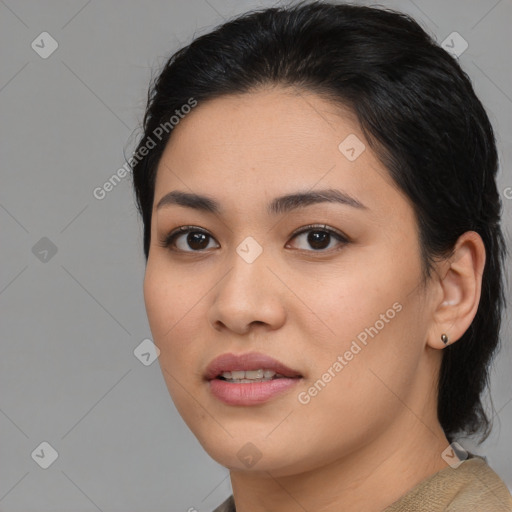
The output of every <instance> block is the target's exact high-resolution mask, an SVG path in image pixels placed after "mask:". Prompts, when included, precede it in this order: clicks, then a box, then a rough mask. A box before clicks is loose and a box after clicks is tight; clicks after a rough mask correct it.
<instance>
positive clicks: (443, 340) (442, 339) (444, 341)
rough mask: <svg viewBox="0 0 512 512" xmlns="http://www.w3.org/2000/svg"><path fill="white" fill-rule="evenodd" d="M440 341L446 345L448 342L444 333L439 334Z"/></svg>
mask: <svg viewBox="0 0 512 512" xmlns="http://www.w3.org/2000/svg"><path fill="white" fill-rule="evenodd" d="M441 341H442V342H443V343H444V344H445V345H447V344H448V336H446V334H444V333H443V334H441Z"/></svg>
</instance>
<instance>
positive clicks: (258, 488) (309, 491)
mask: <svg viewBox="0 0 512 512" xmlns="http://www.w3.org/2000/svg"><path fill="white" fill-rule="evenodd" d="M395 427H396V424H395ZM418 430H421V435H420V436H419V435H418ZM411 432H412V433H413V435H411ZM448 444H449V442H448V440H447V439H446V437H445V435H444V432H443V430H442V429H441V426H440V425H439V423H438V422H437V421H436V422H435V423H433V424H432V423H431V424H430V425H429V426H428V427H427V426H425V424H423V423H420V422H419V421H418V419H417V418H416V417H415V416H414V415H413V414H412V413H411V412H410V411H408V413H407V414H404V421H402V427H401V428H398V429H397V428H394V429H393V431H392V432H387V433H385V434H384V435H381V436H380V437H379V438H378V439H375V440H374V441H373V442H371V443H369V444H367V445H366V446H364V447H363V448H361V449H359V450H356V451H355V452H354V453H351V454H348V455H347V456H345V457H340V458H339V459H336V460H335V461H334V462H331V463H329V464H328V465H325V466H322V467H318V468H314V469H311V470H309V471H307V472H302V473H299V474H293V475H287V476H279V477H276V476H275V475H273V472H272V471H260V472H248V471H231V474H230V476H231V484H232V488H233V496H234V498H235V504H236V509H237V512H267V511H268V510H279V511H280V512H292V511H293V512H297V511H300V510H304V511H307V510H315V512H339V511H340V510H343V511H344V512H355V511H361V510H365V511H366V512H381V511H382V510H383V509H385V508H386V507H387V506H389V505H391V504H392V503H393V502H395V501H396V500H398V499H399V498H400V497H401V496H403V495H404V494H406V493H407V491H408V490H410V489H411V488H412V487H414V486H415V485H416V484H418V483H420V482H421V481H422V480H424V479H425V478H427V477H429V476H431V475H433V474H434V473H437V472H438V471H440V470H442V469H444V468H446V467H448V464H447V463H446V462H445V461H444V460H443V459H442V458H441V453H442V452H443V450H444V449H445V448H446V447H447V446H448Z"/></svg>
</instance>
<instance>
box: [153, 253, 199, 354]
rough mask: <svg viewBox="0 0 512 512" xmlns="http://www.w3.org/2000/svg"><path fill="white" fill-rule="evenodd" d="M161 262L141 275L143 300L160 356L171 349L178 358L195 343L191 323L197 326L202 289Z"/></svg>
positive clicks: (192, 347) (191, 348)
mask: <svg viewBox="0 0 512 512" xmlns="http://www.w3.org/2000/svg"><path fill="white" fill-rule="evenodd" d="M162 267H164V265H160V266H158V265H156V264H154V263H151V264H149V263H148V266H147V268H146V274H145V277H144V301H145V305H146V313H147V317H148V321H149V325H150V328H151V333H152V335H153V341H154V343H155V344H156V345H157V347H158V348H159V349H160V352H161V359H164V360H166V359H167V355H168V353H169V352H170V351H171V350H172V353H173V356H175V358H176V359H179V357H180V356H181V352H182V351H184V350H185V349H187V351H189V352H191V350H193V349H194V344H193V343H191V342H190V340H193V339H194V338H195V337H194V326H197V325H198V322H199V317H200V316H204V313H202V311H201V307H200V299H201V297H202V296H204V293H205V291H204V290H202V289H201V288H200V287H199V286H197V285H196V286H190V284H187V283H183V282H182V279H181V280H180V278H179V276H178V275H175V273H173V272H172V271H170V270H169V269H166V268H162Z"/></svg>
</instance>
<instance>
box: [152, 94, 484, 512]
mask: <svg viewBox="0 0 512 512" xmlns="http://www.w3.org/2000/svg"><path fill="white" fill-rule="evenodd" d="M350 134H355V135H356V136H357V137H358V138H359V140H360V141H361V142H363V143H364V144H365V146H366V149H365V150H364V151H363V152H362V153H361V154H360V156H359V157H358V158H357V159H355V160H354V161H349V159H347V158H346V156H345V155H344V154H343V153H342V152H341V151H340V150H339V149H338V145H339V144H340V142H341V141H343V140H344V139H345V138H346V137H347V136H348V135H350ZM326 188H332V189H337V190H342V191H344V192H345V193H347V194H349V195H350V196H352V197H354V198H356V199H357V200H358V201H360V202H361V203H363V204H364V205H365V207H366V208H354V207H352V206H349V205H342V204H337V203H328V202H323V203H319V204H313V205H309V206H307V207H303V208H299V209H296V210H293V211H290V212H287V213H284V214H277V215H276V214H269V213H267V203H268V202H270V201H271V200H272V199H273V198H275V197H277V196H281V195H284V194H290V193H296V192H305V191H310V190H313V191H314V190H320V189H326ZM173 190H180V191H184V192H193V193H197V194H202V195H207V196H209V197H211V198H214V199H215V200H217V201H218V202H219V203H220V205H221V207H222V212H221V213H220V214H213V213H207V212H201V211H197V210H194V209H192V208H189V207H183V206H179V205H170V206H167V207H164V208H161V209H159V210H158V211H157V210H156V205H157V204H158V201H159V200H160V198H161V197H163V196H164V195H165V194H167V193H168V192H170V191H173ZM154 205H155V206H154V211H153V219H152V225H151V239H152V240H151V248H150V254H149V258H148V262H147V267H146V274H145V279H144V297H145V302H146V309H147V314H148V319H149V323H150V327H151V331H152V334H153V339H154V342H155V344H156V345H157V346H158V348H159V349H160V357H159V361H160V365H161V368H162V372H163V376H164V378H165V381H166V384H167V387H168V390H169V393H170V395H171V397H172V399H173V401H174V403H175V405H176V407H177V409H178V411H179V413H180V414H181V416H182V417H183V419H184V421H185V422H186V424H187V425H188V426H189V428H190V429H191V430H192V432H193V433H194V435H195V436H196V437H197V438H198V440H199V442H200V443H201V445H202V446H203V447H204V449H205V450H206V451H207V452H208V453H209V455H210V456H211V457H212V458H214V459H215V460H216V461H217V462H219V463H220V464H222V465H224V466H225V467H227V468H229V470H230V474H231V482H232V486H233V493H234V497H235V502H236V506H237V511H238V512H249V510H250V511H251V512H259V511H268V510H280V511H282V512H288V511H298V510H304V509H306V510H315V511H317V512H327V511H329V512H330V511H335V510H336V511H339V510H344V511H346V512H347V511H356V510H366V511H369V512H372V511H381V510H382V509H383V508H384V507H385V506H387V505H389V504H391V503H392V502H393V501H395V500H397V499H398V498H399V497H400V496H402V495H403V494H404V493H405V492H406V491H407V490H409V489H410V488H411V487H413V486H414V485H416V484H417V483H419V482H420V481H421V480H423V479H424V478H426V477H427V476H429V475H431V474H433V473H435V472H436V471H439V470H441V469H444V468H445V467H447V463H446V462H445V461H444V460H443V458H442V457H441V453H442V452H443V450H444V449H445V448H446V447H447V446H448V444H449V443H448V441H447V440H446V437H445V436H444V433H443V431H442V429H441V427H440V425H439V422H438V420H437V414H436V406H437V405H436V404H437V389H436V382H437V375H438V372H439V367H440V363H441V358H442V349H443V348H444V344H443V343H442V342H441V339H440V337H441V334H442V333H446V334H447V335H448V337H449V340H450V343H454V342H456V341H457V340H458V339H459V338H460V337H461V336H462V334H463V333H464V332H465V330H466V329H467V328H468V326H469V325H470V323H471V321H472V319H473V318H474V315H475V313H476V309H477V306H478V301H479V298H480V287H481V274H482V269H483V265H484V262H485V251H484V247H483V244H482V241H481V239H480V237H479V236H478V235H477V234H476V233H473V232H468V233H466V234H464V235H463V236H462V237H461V238H460V239H459V241H458V243H457V246H456V248H455V250H454V253H453V255H452V256H451V257H450V258H449V259H446V260H443V261H440V262H439V263H438V265H437V267H436V269H435V271H434V272H433V273H432V276H431V278H430V279H429V280H428V281H427V282H426V284H425V283H424V282H423V280H422V277H423V274H422V265H421V258H420V248H419V239H418V228H417V224H416V220H415V216H414V213H413V209H412V206H411V204H410V202H409V201H408V199H407V197H406V196H405V195H404V194H403V193H402V192H400V191H399V190H398V189H397V187H396V186H395V185H394V184H393V182H392V180H391V178H390V176H389V175H388V172H387V170H386V169H385V167H384V166H383V165H382V164H381V163H380V162H379V161H378V159H377V157H376V156H375V154H374V153H373V151H372V150H371V148H370V146H369V144H368V142H367V141H366V140H365V138H364V136H363V134H362V132H361V130H360V128H359V126H358V123H357V122H356V119H355V118H354V116H353V115H352V114H351V113H350V111H348V110H346V109H343V108H341V107H339V106H336V105H334V104H333V103H332V102H329V101H327V100H326V99H323V98H321V97H320V96H318V95H316V94H314V93H311V92H307V91H298V90H296V89H291V88H283V87H275V88H266V89H260V90H258V91H253V92H251V93H246V94H243V95H237V96H234V95H232V96H224V97H221V98H217V99H214V100H211V101H208V102H205V103H202V104H199V105H198V106H197V107H196V108H195V109H194V110H193V111H192V112H191V113H190V114H189V115H187V116H186V118H184V119H183V120H181V121H180V123H179V125H177V126H176V127H175V128H174V130H173V133H172V136H171V138H170V140H169V143H168V145H167V147H166V149H165V152H164V154H163V156H162V158H161V161H160V163H159V167H158V171H157V177H156V184H155V200H154ZM308 224H321V225H327V227H328V228H332V229H334V230H338V231H340V232H341V233H342V234H344V235H345V236H346V237H347V238H348V243H343V242H339V241H337V240H336V238H335V237H333V236H331V237H330V239H329V237H327V238H326V240H325V242H324V246H323V247H325V248H322V249H320V250H318V249H317V250H315V247H314V246H312V245H311V244H310V243H308V234H309V233H311V231H313V232H315V231H318V230H320V231H321V232H322V228H313V229H312V230H311V231H308V232H306V233H303V234H299V235H298V236H295V237H294V236H293V233H294V231H296V230H298V229H299V228H302V227H304V226H307V225H308ZM185 225H192V226H196V227H198V228H201V229H202V230H205V231H207V232H208V234H209V235H211V237H210V238H208V239H207V240H206V242H205V244H204V246H200V245H192V246H190V245H189V244H187V234H185V235H183V234H182V235H180V236H179V237H178V239H177V240H176V241H175V243H176V246H175V249H176V250H174V251H173V250H172V247H170V248H164V247H163V246H162V245H161V241H162V240H163V239H164V238H165V237H166V235H167V234H168V233H170V232H171V231H172V230H174V229H175V228H177V227H179V226H185ZM248 236H251V237H253V238H254V239H255V240H256V241H257V242H258V243H259V245H260V246H261V247H262V249H263V252H262V254H261V255H260V256H259V257H258V258H257V259H256V260H255V261H254V262H253V263H247V262H246V261H245V260H244V259H243V258H242V257H240V256H239V254H238V253H237V252H236V248H237V246H239V244H240V243H241V242H242V241H243V240H244V239H245V238H246V237H248ZM310 241H311V239H310ZM202 247H204V248H202ZM179 249H181V251H180V250H179ZM194 250H195V252H194ZM187 251H188V252H187ZM393 304H399V306H401V309H400V311H399V312H396V314H395V315H394V317H393V318H392V319H389V318H388V321H387V322H385V323H384V327H383V328H381V329H380V330H379V332H378V334H377V335H374V337H373V338H371V337H368V341H367V345H366V346H365V345H361V344H360V343H359V345H361V347H362V348H361V350H360V351H359V352H358V353H357V355H354V357H353V359H352V360H350V361H348V362H347V364H346V366H344V367H343V369H342V370H341V371H339V372H337V373H335V375H336V376H335V377H333V378H332V379H331V380H330V382H328V383H327V384H326V385H325V387H324V388H323V389H322V390H321V391H320V392H318V393H317V394H316V396H313V397H311V399H310V401H309V402H308V403H307V404H303V403H301V402H300V401H299V400H298V393H299V392H301V391H302V392H304V391H305V392H307V390H308V389H309V388H310V387H311V386H312V385H313V384H314V383H315V381H317V380H318V379H319V378H321V377H322V375H323V374H324V373H325V372H327V371H328V369H329V368H330V367H332V366H333V363H335V361H337V358H338V356H340V355H341V356H343V354H344V353H345V352H346V351H347V350H349V348H350V346H351V343H352V342H353V341H354V340H355V339H356V337H357V335H358V334H360V333H361V332H362V331H364V330H365V328H369V327H370V326H375V325H376V322H377V321H378V320H379V319H381V318H382V317H381V315H382V314H385V313H386V311H387V310H389V309H390V308H393ZM379 325H380V324H379ZM252 351H257V352H263V353H266V354H268V355H270V356H272V357H274V358H275V359H277V360H279V361H281V362H283V363H285V364H286V365H287V366H289V367H290V368H293V369H295V370H297V371H299V372H300V374H301V375H302V376H303V379H302V380H301V381H300V382H299V383H298V384H297V386H296V387H295V388H294V389H293V390H290V391H287V392H285V393H283V394H281V395H279V396H277V397H274V398H273V399H271V400H269V401H267V402H265V403H263V404H260V405H257V406H230V405H226V404H224V403H222V402H220V401H219V400H217V399H216V398H215V397H213V396H212V395H211V393H210V392H209V384H208V382H207V381H205V380H204V377H203V376H204V371H205V369H206V366H207V365H208V363H209V362H210V361H211V360H212V359H213V358H215V357H216V356H218V355H220V354H223V353H225V352H234V353H236V354H241V353H246V352H252ZM246 443H252V444H253V445H254V446H255V447H256V448H257V453H259V455H260V456H261V457H260V458H259V460H257V462H256V463H255V464H254V465H252V466H251V467H248V466H247V465H246V464H245V463H244V461H243V460H242V459H241V458H239V457H238V456H237V453H238V451H239V450H240V449H241V448H242V447H244V445H246Z"/></svg>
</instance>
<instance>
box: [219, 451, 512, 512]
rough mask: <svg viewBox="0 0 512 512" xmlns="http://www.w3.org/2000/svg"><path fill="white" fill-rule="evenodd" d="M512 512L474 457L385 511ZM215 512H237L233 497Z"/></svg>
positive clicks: (500, 486)
mask: <svg viewBox="0 0 512 512" xmlns="http://www.w3.org/2000/svg"><path fill="white" fill-rule="evenodd" d="M441 511H443V512H468V511H475V512H512V496H511V494H510V491H509V490H508V489H507V487H506V485H505V483H504V482H503V481H502V480H501V479H500V477H499V476H498V475H497V474H496V473H495V472H494V471H493V470H492V469H491V468H490V467H489V466H488V465H487V463H486V461H485V459H484V458H482V457H480V456H478V455H473V454H470V456H469V458H468V459H466V460H465V461H464V462H463V463H462V464H461V465H460V466H459V467H457V468H456V469H453V468H451V467H447V468H444V469H442V470H441V471H438V472H437V473H435V474H433V475H432V476H430V477H428V478H426V479H425V480H423V481H422V482H420V483H419V484H417V485H416V486H415V487H413V488H412V489H410V490H409V491H408V492H407V493H406V494H404V495H403V496H402V497H401V498H400V499H399V500H398V501H395V502H394V503H393V504H391V505H390V506H389V507H386V508H385V509H384V510H383V512H441ZM213 512H236V508H235V502H234V500H233V495H231V496H229V498H228V499H227V500H226V501H224V502H223V503H222V504H221V505H219V506H218V507H217V508H216V509H215V510H214V511H213Z"/></svg>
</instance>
